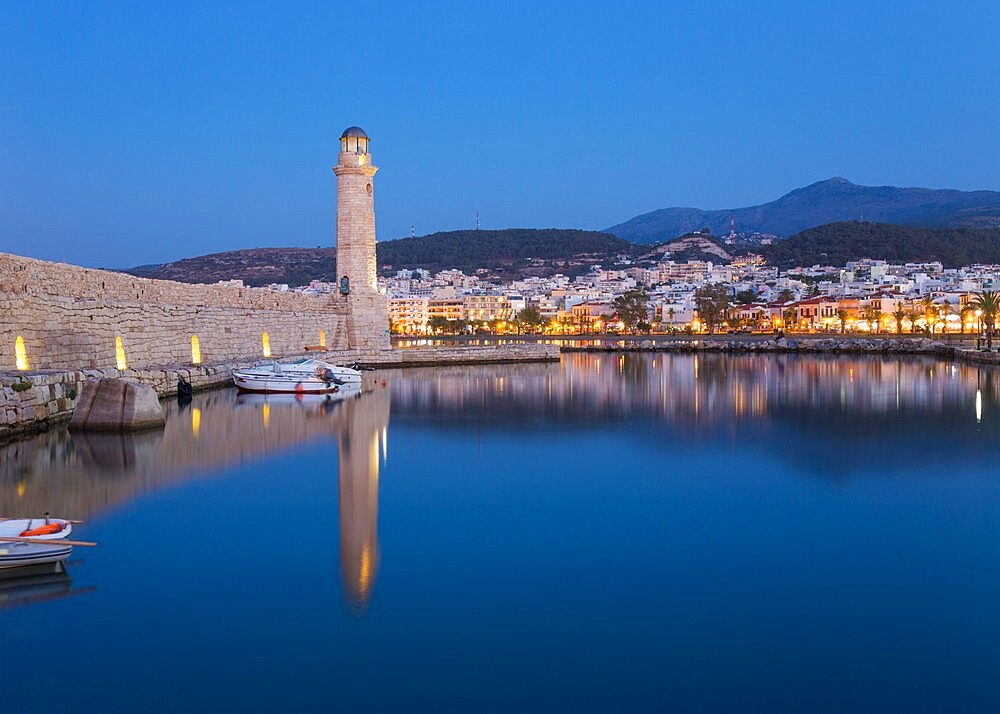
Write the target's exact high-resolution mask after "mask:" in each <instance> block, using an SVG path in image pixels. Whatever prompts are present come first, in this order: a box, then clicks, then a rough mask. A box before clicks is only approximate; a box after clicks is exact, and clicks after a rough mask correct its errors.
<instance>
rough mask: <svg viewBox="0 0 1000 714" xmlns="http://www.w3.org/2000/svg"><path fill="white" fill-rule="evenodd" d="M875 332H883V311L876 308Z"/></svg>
mask: <svg viewBox="0 0 1000 714" xmlns="http://www.w3.org/2000/svg"><path fill="white" fill-rule="evenodd" d="M874 317H875V332H881V331H882V311H881V310H880V309H879V308H875V312H874Z"/></svg>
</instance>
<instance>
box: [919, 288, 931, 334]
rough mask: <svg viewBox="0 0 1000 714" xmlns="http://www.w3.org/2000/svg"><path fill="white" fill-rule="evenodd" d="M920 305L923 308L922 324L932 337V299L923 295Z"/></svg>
mask: <svg viewBox="0 0 1000 714" xmlns="http://www.w3.org/2000/svg"><path fill="white" fill-rule="evenodd" d="M920 304H921V305H922V306H923V308H924V323H925V324H926V325H927V330H928V332H930V333H931V334H932V335H933V334H934V298H933V297H931V296H930V295H925V296H924V298H923V300H921V301H920Z"/></svg>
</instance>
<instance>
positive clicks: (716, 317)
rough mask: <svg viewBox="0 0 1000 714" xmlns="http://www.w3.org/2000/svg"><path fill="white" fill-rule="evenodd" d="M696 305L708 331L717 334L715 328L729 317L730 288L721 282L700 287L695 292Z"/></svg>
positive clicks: (699, 316)
mask: <svg viewBox="0 0 1000 714" xmlns="http://www.w3.org/2000/svg"><path fill="white" fill-rule="evenodd" d="M694 305H695V309H696V310H697V311H698V318H699V319H700V320H701V321H702V322H704V323H705V326H706V327H707V328H708V333H709V334H715V328H716V327H717V326H718V325H720V324H721V323H723V322H725V321H726V320H727V319H729V290H728V288H726V286H725V285H721V284H717V285H705V286H703V287H700V288H698V289H697V290H696V291H695V293H694Z"/></svg>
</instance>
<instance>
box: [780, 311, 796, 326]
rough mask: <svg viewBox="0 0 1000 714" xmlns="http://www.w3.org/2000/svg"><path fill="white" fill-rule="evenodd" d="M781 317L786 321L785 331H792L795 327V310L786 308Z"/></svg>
mask: <svg viewBox="0 0 1000 714" xmlns="http://www.w3.org/2000/svg"><path fill="white" fill-rule="evenodd" d="M781 316H782V318H783V319H784V320H785V329H792V328H793V327H795V308H794V307H786V308H785V309H784V310H782V311H781Z"/></svg>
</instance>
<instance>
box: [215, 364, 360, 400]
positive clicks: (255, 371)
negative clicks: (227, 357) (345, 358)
mask: <svg viewBox="0 0 1000 714" xmlns="http://www.w3.org/2000/svg"><path fill="white" fill-rule="evenodd" d="M233 381H234V382H235V383H236V387H237V388H238V389H240V390H242V391H244V392H263V393H265V394H266V393H271V392H284V393H290V394H328V393H337V392H339V391H341V389H342V388H344V387H346V386H354V387H358V386H360V385H361V372H359V371H358V370H356V369H351V368H350V367H339V366H337V365H335V364H330V363H329V362H322V361H320V360H318V359H300V360H298V361H296V362H285V363H282V362H274V363H273V364H266V365H263V366H261V367H252V368H250V369H234V370H233Z"/></svg>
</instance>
